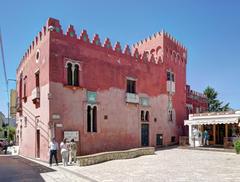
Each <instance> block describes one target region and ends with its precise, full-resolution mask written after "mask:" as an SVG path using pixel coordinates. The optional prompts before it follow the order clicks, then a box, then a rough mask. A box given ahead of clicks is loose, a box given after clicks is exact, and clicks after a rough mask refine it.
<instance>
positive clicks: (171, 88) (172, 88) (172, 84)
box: [167, 81, 175, 94]
mask: <svg viewBox="0 0 240 182" xmlns="http://www.w3.org/2000/svg"><path fill="white" fill-rule="evenodd" d="M167 91H168V92H169V93H170V94H172V93H175V82H173V81H167Z"/></svg>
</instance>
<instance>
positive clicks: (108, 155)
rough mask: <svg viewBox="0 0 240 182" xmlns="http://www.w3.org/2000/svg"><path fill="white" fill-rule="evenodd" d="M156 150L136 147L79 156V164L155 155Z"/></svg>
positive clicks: (84, 164) (86, 164) (85, 164)
mask: <svg viewBox="0 0 240 182" xmlns="http://www.w3.org/2000/svg"><path fill="white" fill-rule="evenodd" d="M154 152H155V148H154V147H144V148H135V149H130V150H124V151H112V152H102V153H97V154H92V155H86V156H80V157H77V165H79V166H88V165H92V164H98V163H101V162H105V161H109V160H117V159H130V158H135V157H139V156H142V155H153V154H154Z"/></svg>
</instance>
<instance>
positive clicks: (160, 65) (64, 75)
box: [17, 18, 187, 160]
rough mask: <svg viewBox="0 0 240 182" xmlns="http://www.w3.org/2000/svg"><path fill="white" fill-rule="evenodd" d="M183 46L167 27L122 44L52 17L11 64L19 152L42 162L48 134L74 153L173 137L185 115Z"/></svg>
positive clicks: (166, 140)
mask: <svg viewBox="0 0 240 182" xmlns="http://www.w3.org/2000/svg"><path fill="white" fill-rule="evenodd" d="M186 63H187V50H186V48H185V47H184V46H183V45H181V44H180V43H179V42H178V41H176V40H175V39H174V38H173V37H172V36H170V35H169V34H168V33H166V32H158V33H156V34H154V35H153V36H150V37H149V38H147V39H144V40H142V41H140V42H138V43H136V44H135V45H134V46H133V48H132V50H130V48H129V46H125V48H124V49H122V47H121V45H120V43H119V42H117V43H116V44H114V45H112V44H111V42H110V40H109V39H108V38H107V39H105V40H104V41H101V40H100V38H99V36H98V35H97V34H96V35H94V37H93V39H92V40H90V38H89V37H88V34H87V31H86V30H83V31H82V32H81V34H80V35H77V34H76V32H75V30H74V28H73V26H71V25H70V26H69V28H68V29H67V32H66V33H64V32H63V30H62V28H61V25H60V23H59V21H58V20H56V19H52V18H50V19H48V21H47V24H46V26H44V27H43V29H42V31H41V32H39V34H38V36H36V38H35V39H34V40H33V42H32V44H31V45H30V47H29V49H28V50H27V52H26V53H25V55H24V57H23V58H22V60H21V63H20V64H19V67H18V69H17V88H18V104H17V111H18V114H17V138H18V140H19V146H20V153H21V154H22V155H26V156H29V157H37V158H41V159H43V160H47V158H48V155H47V153H48V143H49V140H50V138H52V137H54V136H55V138H56V139H57V141H58V142H60V141H61V140H62V139H63V137H68V138H69V139H70V138H71V137H74V138H75V139H76V140H77V144H78V154H80V155H85V154H91V153H96V152H102V151H109V150H123V149H129V148H135V147H141V146H154V147H158V146H162V145H169V144H174V143H177V142H178V137H179V135H181V134H182V131H183V122H184V119H185V118H186V109H185V106H186V94H187V93H186Z"/></svg>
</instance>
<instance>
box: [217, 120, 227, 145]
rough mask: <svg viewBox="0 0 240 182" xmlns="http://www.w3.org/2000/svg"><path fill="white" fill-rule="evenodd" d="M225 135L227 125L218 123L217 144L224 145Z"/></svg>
mask: <svg viewBox="0 0 240 182" xmlns="http://www.w3.org/2000/svg"><path fill="white" fill-rule="evenodd" d="M224 137H225V125H224V124H217V125H216V144H219V145H223V143H224Z"/></svg>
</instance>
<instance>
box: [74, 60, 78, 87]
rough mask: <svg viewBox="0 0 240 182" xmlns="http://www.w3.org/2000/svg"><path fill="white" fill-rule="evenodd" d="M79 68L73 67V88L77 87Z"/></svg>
mask: <svg viewBox="0 0 240 182" xmlns="http://www.w3.org/2000/svg"><path fill="white" fill-rule="evenodd" d="M78 77H79V66H78V65H77V64H76V65H75V66H74V86H79V79H78Z"/></svg>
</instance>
